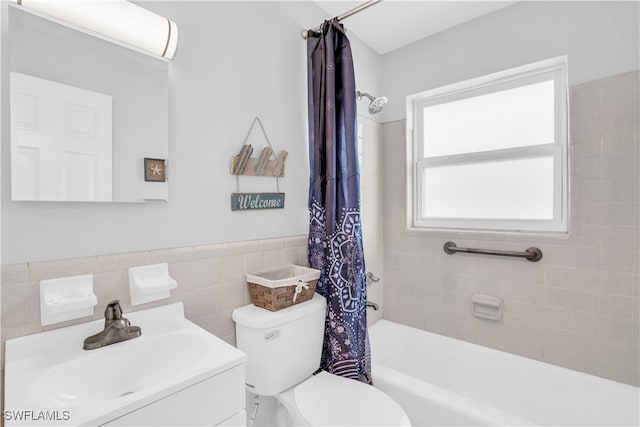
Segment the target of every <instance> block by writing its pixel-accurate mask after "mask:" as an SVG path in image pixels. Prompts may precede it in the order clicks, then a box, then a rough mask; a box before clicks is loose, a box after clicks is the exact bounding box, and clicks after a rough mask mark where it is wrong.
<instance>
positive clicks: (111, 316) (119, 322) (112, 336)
mask: <svg viewBox="0 0 640 427" xmlns="http://www.w3.org/2000/svg"><path fill="white" fill-rule="evenodd" d="M140 335H142V330H141V329H140V327H139V326H131V322H129V320H128V319H126V318H124V317H122V307H120V301H118V300H114V301H111V302H110V303H109V304H107V308H106V309H105V311H104V329H103V330H102V332H100V333H97V334H95V335H92V336H90V337H88V338H87V339H85V340H84V345H83V346H82V348H83V350H94V349H96V348H100V347H104V346H106V345H110V344H115V343H117V342H120V341H126V340H130V339H132V338H138V337H139V336H140Z"/></svg>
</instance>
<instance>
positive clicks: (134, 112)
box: [8, 7, 169, 202]
mask: <svg viewBox="0 0 640 427" xmlns="http://www.w3.org/2000/svg"><path fill="white" fill-rule="evenodd" d="M8 9H9V10H8V12H9V13H8V24H9V33H8V36H9V43H8V44H9V49H8V50H9V72H10V73H9V74H10V76H9V80H10V97H11V99H10V132H11V138H10V140H11V188H12V194H11V196H12V200H38V201H99V202H144V201H150V200H168V183H167V182H166V181H164V182H162V181H157V180H156V181H146V180H145V169H144V168H145V163H144V159H145V158H153V159H167V158H168V151H169V147H168V126H167V123H168V110H169V109H168V103H169V101H168V88H169V69H168V62H166V61H163V60H160V59H157V58H153V57H151V56H147V55H144V54H141V53H139V52H136V51H133V50H130V49H127V48H125V47H122V46H119V45H116V44H113V43H110V42H108V41H105V40H103V39H99V38H96V37H93V36H91V35H89V34H87V33H84V32H80V31H76V30H74V29H72V28H69V27H67V26H64V25H60V24H58V23H55V22H52V21H49V20H47V19H44V18H42V17H40V16H37V15H35V14H32V13H29V12H26V11H23V10H20V9H18V8H16V7H9V8H8Z"/></svg>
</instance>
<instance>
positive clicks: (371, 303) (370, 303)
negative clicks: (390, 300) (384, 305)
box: [367, 301, 380, 311]
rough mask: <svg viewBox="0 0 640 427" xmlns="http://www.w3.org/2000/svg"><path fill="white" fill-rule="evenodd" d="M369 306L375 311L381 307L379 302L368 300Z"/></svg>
mask: <svg viewBox="0 0 640 427" xmlns="http://www.w3.org/2000/svg"><path fill="white" fill-rule="evenodd" d="M367 307H371V308H373V309H374V310H375V311H378V310H379V309H380V306H379V305H378V304H376V303H375V302H371V301H367Z"/></svg>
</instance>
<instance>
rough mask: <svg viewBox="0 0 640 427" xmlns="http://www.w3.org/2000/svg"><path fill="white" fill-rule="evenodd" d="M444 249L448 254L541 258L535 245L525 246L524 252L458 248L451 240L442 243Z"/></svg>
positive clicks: (539, 251) (537, 259)
mask: <svg viewBox="0 0 640 427" xmlns="http://www.w3.org/2000/svg"><path fill="white" fill-rule="evenodd" d="M444 251H445V252H446V253H448V254H449V255H453V254H455V253H456V252H465V253H469V254H483V255H497V256H509V257H516V258H526V259H527V260H529V261H531V262H538V261H540V260H541V259H542V251H541V250H540V249H539V248H536V247H533V246H532V247H530V248H527V249H526V250H525V251H524V252H516V251H499V250H495V249H476V248H459V247H458V246H456V244H455V243H453V242H447V243H445V244H444Z"/></svg>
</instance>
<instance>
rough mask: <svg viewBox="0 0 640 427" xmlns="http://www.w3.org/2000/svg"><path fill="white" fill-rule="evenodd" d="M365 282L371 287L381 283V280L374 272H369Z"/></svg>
mask: <svg viewBox="0 0 640 427" xmlns="http://www.w3.org/2000/svg"><path fill="white" fill-rule="evenodd" d="M365 281H366V283H367V286H371V284H372V283H378V282H379V281H380V278H379V277H377V276H374V275H373V273H372V272H368V273H367V275H366V276H365Z"/></svg>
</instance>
